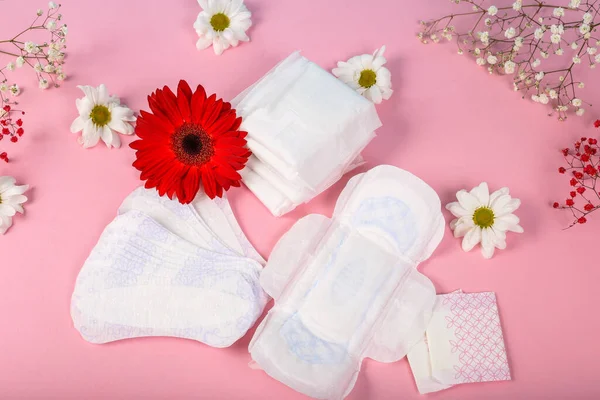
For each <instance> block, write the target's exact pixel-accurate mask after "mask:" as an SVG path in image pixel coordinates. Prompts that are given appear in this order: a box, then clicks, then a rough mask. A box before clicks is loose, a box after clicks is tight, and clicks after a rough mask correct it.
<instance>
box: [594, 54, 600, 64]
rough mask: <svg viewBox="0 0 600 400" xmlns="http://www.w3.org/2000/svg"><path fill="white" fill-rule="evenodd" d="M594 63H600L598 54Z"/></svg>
mask: <svg viewBox="0 0 600 400" xmlns="http://www.w3.org/2000/svg"><path fill="white" fill-rule="evenodd" d="M594 61H595V62H597V63H600V54H596V57H595V58H594Z"/></svg>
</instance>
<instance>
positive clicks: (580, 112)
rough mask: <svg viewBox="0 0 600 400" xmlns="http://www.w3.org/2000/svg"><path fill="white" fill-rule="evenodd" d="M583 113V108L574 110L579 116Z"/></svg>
mask: <svg viewBox="0 0 600 400" xmlns="http://www.w3.org/2000/svg"><path fill="white" fill-rule="evenodd" d="M584 113H585V110H584V109H583V108H580V109H578V110H577V111H575V114H577V116H578V117H581V116H582V115H583V114H584Z"/></svg>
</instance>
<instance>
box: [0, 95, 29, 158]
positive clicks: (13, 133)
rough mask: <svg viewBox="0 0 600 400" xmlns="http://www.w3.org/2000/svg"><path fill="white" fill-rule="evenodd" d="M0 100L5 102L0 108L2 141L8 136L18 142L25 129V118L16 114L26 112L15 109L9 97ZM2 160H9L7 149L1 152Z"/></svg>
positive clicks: (0, 136) (13, 141)
mask: <svg viewBox="0 0 600 400" xmlns="http://www.w3.org/2000/svg"><path fill="white" fill-rule="evenodd" d="M0 100H2V103H3V104H4V105H3V106H2V108H1V109H0V141H1V140H3V139H5V138H6V139H8V140H10V141H11V142H12V143H17V142H18V141H19V138H20V137H21V136H23V134H24V133H25V130H24V129H23V120H22V119H21V118H20V117H19V118H16V117H15V115H19V116H21V115H24V114H25V113H24V112H23V111H20V110H15V109H14V108H13V106H11V104H8V101H7V99H4V98H0ZM12 105H14V103H13V104H12ZM0 160H2V161H4V162H8V154H7V153H6V151H3V152H0Z"/></svg>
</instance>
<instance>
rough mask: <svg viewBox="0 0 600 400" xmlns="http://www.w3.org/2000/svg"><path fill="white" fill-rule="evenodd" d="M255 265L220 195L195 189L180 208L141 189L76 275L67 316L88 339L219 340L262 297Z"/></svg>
mask: <svg viewBox="0 0 600 400" xmlns="http://www.w3.org/2000/svg"><path fill="white" fill-rule="evenodd" d="M262 263H264V261H263V259H262V258H261V257H260V255H258V253H257V252H256V250H254V248H252V246H251V245H250V243H249V242H248V240H247V239H246V237H245V236H244V235H243V233H242V232H241V229H240V228H239V225H238V224H237V222H236V221H235V218H234V217H233V213H232V212H231V209H230V207H229V205H228V203H227V200H225V199H224V200H221V201H219V202H213V201H211V200H209V199H207V198H205V196H203V195H198V197H197V198H196V199H195V200H194V202H193V203H191V204H187V205H183V204H180V203H179V202H177V201H176V200H170V199H168V198H165V197H160V196H158V194H157V193H156V191H155V190H146V189H143V188H139V189H137V190H135V191H134V192H133V193H132V194H131V195H130V196H128V197H127V198H126V199H125V201H124V202H123V204H122V205H121V207H120V208H119V215H118V216H117V217H116V218H115V219H114V220H113V221H112V222H111V223H110V224H109V225H108V226H107V227H106V229H105V230H104V232H103V233H102V235H101V237H100V239H99V241H98V244H97V245H96V246H95V247H94V249H93V250H92V252H91V254H90V256H89V257H88V259H87V260H86V262H85V264H84V265H83V267H82V269H81V271H80V273H79V276H78V278H77V282H76V285H75V290H74V292H73V297H72V302H71V315H72V318H73V322H74V325H75V327H76V328H77V330H78V331H79V332H80V333H81V335H82V336H83V338H84V339H85V340H87V341H89V342H92V343H106V342H110V341H114V340H119V339H126V338H133V337H141V336H175V337H181V338H188V339H194V340H198V341H200V342H203V343H206V344H208V345H210V346H214V347H226V346H229V345H231V344H232V343H234V342H235V341H236V340H238V339H239V338H240V337H242V336H243V335H244V334H245V333H246V331H247V330H248V329H249V328H250V327H251V326H252V325H253V324H254V323H255V322H256V319H257V318H258V317H259V316H260V315H261V313H262V310H263V308H264V306H265V304H266V302H267V300H268V296H267V295H266V294H265V292H264V291H263V290H262V289H261V287H260V284H259V275H260V272H261V270H262V265H261V264H262Z"/></svg>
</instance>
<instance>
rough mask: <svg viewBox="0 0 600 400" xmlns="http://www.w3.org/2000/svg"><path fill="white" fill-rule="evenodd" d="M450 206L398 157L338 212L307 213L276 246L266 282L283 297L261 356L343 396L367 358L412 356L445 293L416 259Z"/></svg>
mask: <svg viewBox="0 0 600 400" xmlns="http://www.w3.org/2000/svg"><path fill="white" fill-rule="evenodd" d="M440 210H441V205H440V201H439V198H438V197H437V195H436V194H435V192H434V191H433V190H432V189H431V188H430V187H429V186H427V184H425V183H424V182H423V181H421V180H419V179H418V178H416V177H414V176H413V175H411V174H410V173H408V172H406V171H402V170H400V169H398V168H396V167H392V166H379V167H376V168H373V169H372V170H370V171H368V172H367V173H365V174H361V175H357V176H356V177H354V178H352V179H351V180H350V182H348V184H347V186H346V188H345V189H344V191H343V192H342V194H341V195H340V197H339V199H338V202H337V204H336V210H335V212H334V216H333V218H332V219H329V218H326V217H324V216H321V215H309V216H307V217H305V218H303V219H301V220H300V221H298V222H297V223H296V224H295V225H294V226H293V227H292V228H291V229H290V231H289V232H287V233H286V234H285V235H284V236H283V237H282V238H281V239H280V241H279V242H278V243H277V245H276V246H275V248H274V250H273V252H272V253H271V257H270V259H269V261H268V263H267V266H266V268H265V269H264V270H263V273H262V274H261V278H260V282H261V285H262V286H263V289H264V290H265V291H266V292H267V293H268V294H269V295H270V296H272V297H273V298H274V299H275V306H274V307H273V309H271V310H270V311H269V313H268V315H267V317H266V318H265V319H264V320H263V321H262V323H261V324H260V326H259V327H258V329H257V331H256V333H255V335H254V337H253V338H252V341H251V342H250V346H249V351H250V354H251V356H252V359H253V360H254V361H255V362H256V363H257V364H258V365H259V366H260V368H262V369H263V370H264V371H265V372H266V373H267V374H269V375H270V376H272V377H273V378H275V379H277V380H279V381H281V382H283V383H284V384H286V385H288V386H290V387H292V388H293V389H295V390H297V391H299V392H301V393H304V394H306V395H308V396H311V397H314V398H318V399H340V398H342V397H344V396H345V395H347V394H348V393H349V392H350V391H351V390H352V388H353V386H354V382H355V381H356V378H357V377H358V372H359V371H360V366H361V362H362V359H363V358H365V357H370V358H373V359H375V360H377V361H381V362H392V361H396V360H399V359H400V358H402V357H404V356H405V355H406V353H407V352H408V350H409V349H410V348H411V347H412V346H413V345H414V344H416V343H417V342H418V341H419V340H420V339H421V338H422V337H423V334H424V332H425V329H426V327H427V324H428V322H429V318H430V317H431V310H432V308H433V304H434V302H435V289H434V287H433V285H432V283H431V282H430V281H429V280H428V279H427V278H426V277H425V276H423V275H422V274H420V273H419V272H418V271H417V270H416V267H417V265H418V263H419V262H421V261H423V260H425V259H426V258H428V257H429V256H430V254H431V252H432V251H433V250H434V249H435V247H436V246H437V245H438V244H439V242H440V240H441V238H442V235H443V232H444V225H443V217H442V214H441V211H440Z"/></svg>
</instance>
